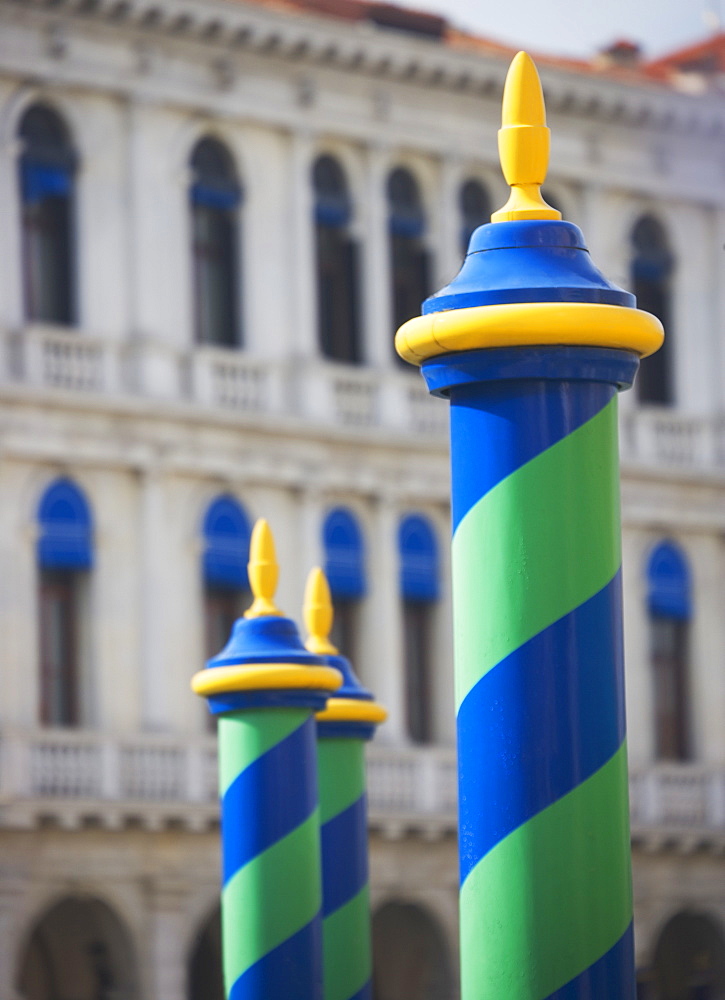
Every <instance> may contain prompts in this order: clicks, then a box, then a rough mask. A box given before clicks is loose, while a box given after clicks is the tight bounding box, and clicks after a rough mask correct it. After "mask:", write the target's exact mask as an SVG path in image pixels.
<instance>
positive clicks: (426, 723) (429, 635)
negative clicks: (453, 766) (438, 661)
mask: <svg viewBox="0 0 725 1000" xmlns="http://www.w3.org/2000/svg"><path fill="white" fill-rule="evenodd" d="M398 554H399V558H400V597H401V602H402V609H403V655H404V666H405V690H406V714H407V727H408V734H409V736H410V738H411V739H412V740H413V741H414V742H416V743H427V742H429V741H430V740H432V738H433V712H432V707H433V692H432V690H431V683H432V667H433V664H432V660H431V657H432V647H433V627H434V616H435V605H436V602H437V600H438V596H439V590H440V586H439V567H438V543H437V541H436V537H435V532H434V530H433V528H432V526H431V525H430V522H429V521H428V520H427V518H425V517H422V516H421V515H420V514H409V515H407V516H406V517H404V518H403V519H402V520H401V522H400V525H399V527H398Z"/></svg>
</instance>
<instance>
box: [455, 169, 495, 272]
mask: <svg viewBox="0 0 725 1000" xmlns="http://www.w3.org/2000/svg"><path fill="white" fill-rule="evenodd" d="M459 204H460V210H461V253H462V254H463V255H464V256H465V255H466V252H467V250H468V243H469V241H470V239H471V236H473V233H474V232H475V230H476V229H478V227H479V226H482V225H483V224H484V223H485V222H490V221H491V199H490V198H489V195H488V191H487V190H486V188H485V187H484V186H483V184H481V182H480V181H476V180H468V181H466V182H465V183H464V184H463V185H462V186H461V191H460V202H459Z"/></svg>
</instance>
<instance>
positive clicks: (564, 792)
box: [396, 52, 663, 1000]
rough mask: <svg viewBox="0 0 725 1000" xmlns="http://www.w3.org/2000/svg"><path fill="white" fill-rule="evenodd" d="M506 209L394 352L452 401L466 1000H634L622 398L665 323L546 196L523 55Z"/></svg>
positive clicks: (510, 104) (508, 152)
mask: <svg viewBox="0 0 725 1000" xmlns="http://www.w3.org/2000/svg"><path fill="white" fill-rule="evenodd" d="M499 152H500V156H501V164H502V167H503V172H504V175H505V177H506V180H507V181H508V183H509V184H510V185H511V197H510V199H509V202H508V204H507V205H506V206H505V207H504V208H503V209H501V210H500V211H499V212H495V213H494V215H493V217H492V223H491V224H490V225H485V226H481V227H480V228H479V229H477V230H476V232H475V233H474V234H473V236H472V237H471V243H470V246H469V248H468V254H467V256H466V259H465V261H464V264H463V267H462V269H461V272H460V274H459V275H458V276H457V277H456V278H455V279H454V280H453V281H452V282H451V284H450V285H448V287H447V288H444V289H443V290H442V291H440V292H438V293H437V294H436V295H433V296H432V297H431V298H429V299H428V300H427V301H426V302H425V303H424V304H423V315H422V316H420V317H418V318H416V319H412V320H410V321H409V322H408V323H406V324H404V325H403V326H402V327H401V328H400V330H399V331H398V333H397V337H396V345H397V349H398V352H399V353H400V354H401V356H402V357H403V358H405V359H406V360H408V361H410V362H412V363H413V364H418V365H421V366H422V373H423V376H424V378H425V379H426V382H427V384H428V388H429V389H430V391H431V392H432V393H434V394H435V395H438V396H442V397H444V398H447V399H448V400H449V401H450V416H451V465H452V512H453V554H452V566H453V618H454V644H455V676H456V705H457V729H458V767H459V820H460V822H459V837H460V882H461V888H460V914H461V984H462V1000H545V998H549V1000H554V998H556V1000H634V996H635V979H634V957H633V948H632V887H631V862H630V841H629V816H628V788H627V756H626V738H625V720H624V667H623V651H622V650H623V647H622V597H621V572H620V570H621V538H620V520H619V518H620V515H619V464H618V454H617V392H618V391H619V390H621V389H626V388H628V387H629V386H630V385H631V383H632V380H633V378H634V376H635V373H636V370H637V367H638V363H639V358H640V357H644V356H645V355H647V354H650V353H652V352H654V351H656V350H657V348H658V347H659V346H660V344H661V343H662V337H663V332H662V327H661V325H660V323H659V321H658V320H657V319H655V317H654V316H650V315H649V314H647V313H644V312H640V311H639V310H637V309H636V308H635V301H634V296H632V295H630V294H629V293H628V292H625V291H623V290H622V289H620V288H617V287H616V286H614V285H612V284H610V283H609V282H608V281H607V280H606V279H605V278H604V276H603V275H602V274H601V273H600V272H599V271H598V270H597V269H596V268H595V267H594V265H593V264H592V262H591V260H590V258H589V253H588V251H587V249H586V245H585V243H584V237H583V235H582V233H581V231H580V230H579V229H578V228H577V227H576V226H574V225H572V224H571V223H568V222H561V221H559V220H560V218H561V216H560V213H559V212H557V211H555V210H554V209H552V208H551V207H550V206H548V205H547V204H546V203H545V202H544V201H543V199H542V197H541V193H540V186H541V184H542V183H543V181H544V179H545V177H546V170H547V165H548V158H549V130H548V128H547V127H546V116H545V109H544V99H543V93H542V89H541V84H540V82H539V77H538V74H537V72H536V67H535V66H534V64H533V62H532V61H531V59H530V58H529V57H528V56H527V55H526V53H524V52H520V53H519V54H518V55H517V56H516V58H515V59H514V61H513V63H512V64H511V68H510V70H509V74H508V77H507V80H506V86H505V89H504V97H503V127H502V128H501V131H500V132H499Z"/></svg>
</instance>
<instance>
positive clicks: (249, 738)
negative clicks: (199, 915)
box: [192, 521, 342, 1000]
mask: <svg viewBox="0 0 725 1000" xmlns="http://www.w3.org/2000/svg"><path fill="white" fill-rule="evenodd" d="M277 576H278V567H277V561H276V557H275V552H274V542H273V539H272V535H271V532H270V530H269V527H268V525H267V523H266V521H258V522H257V524H256V525H255V527H254V531H253V533H252V540H251V546H250V560H249V582H250V586H251V588H252V593H253V594H254V598H255V600H254V603H253V605H252V607H251V608H250V609H249V611H247V612H246V614H245V617H244V618H242V619H239V621H237V622H236V623H235V625H234V628H233V630H232V635H231V638H230V640H229V642H228V644H227V645H226V646H225V648H224V649H223V650H222V651H221V652H220V653H219V654H218V655H217V656H215V657H214V658H213V659H211V660H210V661H209V663H208V664H207V667H206V669H205V670H202V671H200V672H199V673H197V674H196V675H195V676H194V678H193V681H192V687H193V689H194V691H195V692H196V693H197V694H199V695H202V696H204V697H206V698H207V701H208V704H209V709H210V710H211V711H212V712H214V713H215V714H217V715H218V716H219V786H220V794H221V809H222V872H223V888H222V900H221V908H222V954H223V966H224V984H225V991H226V996H227V998H228V1000H276V998H280V1000H322V941H321V902H322V899H321V871H320V827H319V810H318V792H317V756H316V732H315V720H314V712H315V711H318V710H320V709H321V708H323V707H324V705H325V703H326V701H327V698H328V695H329V694H330V692H331V691H333V690H335V689H336V688H338V687H339V686H340V683H341V682H342V677H341V675H340V673H339V672H338V671H337V670H334V669H333V668H332V667H329V666H327V665H325V663H324V662H323V660H322V659H321V658H320V657H318V656H314V655H313V654H312V653H309V652H308V651H307V650H306V649H305V648H304V646H303V645H302V642H301V640H300V637H299V634H298V632H297V628H296V626H295V624H294V622H293V621H291V620H290V619H289V618H284V617H282V615H281V612H280V611H279V610H278V609H277V608H276V606H275V604H274V600H273V598H274V593H275V590H276V586H277Z"/></svg>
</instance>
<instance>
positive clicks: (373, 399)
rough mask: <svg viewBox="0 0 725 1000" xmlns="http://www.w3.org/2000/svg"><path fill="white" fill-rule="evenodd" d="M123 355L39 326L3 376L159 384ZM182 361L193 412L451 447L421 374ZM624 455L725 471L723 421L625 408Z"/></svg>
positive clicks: (87, 387) (23, 337) (55, 382)
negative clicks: (393, 434) (133, 370)
mask: <svg viewBox="0 0 725 1000" xmlns="http://www.w3.org/2000/svg"><path fill="white" fill-rule="evenodd" d="M124 358H125V354H124V346H123V344H120V343H116V342H113V341H109V340H107V339H103V338H99V337H92V336H89V335H88V333H86V332H85V331H83V330H76V329H64V328H62V327H57V326H45V325H43V324H31V325H29V326H27V327H25V328H24V329H22V330H21V331H17V332H15V333H12V334H10V335H8V337H7V339H6V354H5V378H6V379H7V380H9V381H10V382H21V383H25V384H28V385H32V386H35V387H44V388H48V389H64V390H66V391H72V392H78V393H84V392H95V393H99V392H103V393H112V394H113V393H115V394H118V393H133V394H137V393H138V392H139V391H142V390H140V389H139V387H140V386H144V385H151V384H153V380H152V379H148V380H146V379H144V378H139V377H138V373H137V377H135V378H133V377H131V375H130V373H129V369H128V365H127V363H126V362H125V361H124ZM126 360H127V359H126ZM176 361H177V365H176V367H177V369H178V372H179V377H178V397H179V400H181V399H185V400H187V401H188V402H189V403H190V404H191V405H194V404H196V405H201V406H204V407H207V408H212V409H218V410H220V411H227V412H236V413H240V414H250V415H255V414H264V415H265V416H267V417H269V418H274V417H275V416H279V417H287V418H290V417H291V418H299V417H302V418H304V419H307V420H309V421H310V422H311V423H312V424H323V425H325V426H327V427H335V426H336V427H340V428H347V429H351V430H355V429H357V430H377V429H380V430H390V431H397V432H399V433H405V434H415V435H417V436H419V437H425V438H429V439H432V440H437V441H440V442H441V444H442V443H444V442H445V437H446V433H447V428H448V408H447V407H446V406H444V405H443V404H442V403H441V402H440V401H439V400H435V399H432V398H431V397H430V396H429V394H428V391H427V389H426V388H425V386H424V385H423V382H422V380H421V379H420V378H419V377H418V376H416V375H415V374H413V373H410V372H402V371H398V370H397V369H395V368H394V367H391V368H389V369H386V368H371V367H367V366H356V365H343V364H339V363H336V362H330V361H326V360H323V359H318V360H314V359H306V360H304V361H303V360H300V361H295V362H289V361H287V362H281V361H273V360H269V359H265V358H259V357H254V356H253V355H251V354H249V353H247V352H245V351H240V350H232V349H228V348H221V347H215V346H211V345H201V346H198V347H196V348H194V349H193V350H192V351H186V352H179V353H178V357H177V359H176ZM144 363H146V362H145V361H144V360H143V358H141V360H138V359H137V364H144ZM149 391H151V390H149ZM620 450H621V457H622V461H623V463H624V465H625V466H635V467H637V466H639V467H643V468H654V469H658V470H672V471H675V472H682V473H685V474H690V473H703V472H704V473H713V472H714V473H716V474H725V416H720V417H714V418H713V417H705V416H697V415H692V414H685V413H681V412H678V411H677V410H672V409H668V408H664V407H659V408H658V407H637V406H630V407H626V408H624V409H623V412H622V414H621V427H620Z"/></svg>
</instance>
